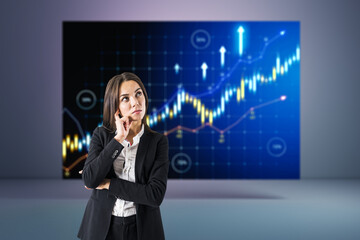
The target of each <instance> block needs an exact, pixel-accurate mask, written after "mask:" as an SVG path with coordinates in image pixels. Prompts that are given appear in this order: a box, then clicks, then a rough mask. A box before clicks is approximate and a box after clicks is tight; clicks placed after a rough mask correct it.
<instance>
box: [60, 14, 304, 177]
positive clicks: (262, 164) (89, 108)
mask: <svg viewBox="0 0 360 240" xmlns="http://www.w3.org/2000/svg"><path fill="white" fill-rule="evenodd" d="M122 72H133V73H135V74H137V75H138V76H139V77H140V78H141V79H142V81H143V83H144V85H145V87H146V89H147V92H148V95H149V109H148V110H147V115H146V120H147V123H148V125H149V126H150V127H151V128H152V129H153V130H155V131H158V132H160V133H163V134H165V135H166V136H167V137H168V140H169V160H170V168H169V178H174V179H298V178H299V176H300V23H299V22H234V21H232V22H229V21H226V22H64V23H63V140H62V160H63V177H64V178H80V177H81V175H80V174H79V173H78V172H79V170H81V169H82V168H83V166H84V162H85V160H86V157H87V151H88V148H89V144H90V141H91V136H92V132H93V130H94V129H95V128H96V127H97V126H101V125H102V113H103V97H104V93H105V88H106V84H107V82H108V81H109V79H110V78H111V77H113V76H114V75H116V74H120V73H122Z"/></svg>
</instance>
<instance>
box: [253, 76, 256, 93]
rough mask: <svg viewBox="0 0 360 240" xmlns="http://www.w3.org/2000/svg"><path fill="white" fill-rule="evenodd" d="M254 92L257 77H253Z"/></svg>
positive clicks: (254, 90)
mask: <svg viewBox="0 0 360 240" xmlns="http://www.w3.org/2000/svg"><path fill="white" fill-rule="evenodd" d="M253 92H256V78H255V76H254V77H253Z"/></svg>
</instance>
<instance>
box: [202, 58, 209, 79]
mask: <svg viewBox="0 0 360 240" xmlns="http://www.w3.org/2000/svg"><path fill="white" fill-rule="evenodd" d="M201 69H202V77H203V80H205V79H206V70H207V69H208V66H207V64H206V62H203V64H202V65H201Z"/></svg>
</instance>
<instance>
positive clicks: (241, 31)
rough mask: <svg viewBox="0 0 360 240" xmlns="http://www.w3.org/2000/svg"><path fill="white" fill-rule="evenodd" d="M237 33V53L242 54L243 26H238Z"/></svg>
mask: <svg viewBox="0 0 360 240" xmlns="http://www.w3.org/2000/svg"><path fill="white" fill-rule="evenodd" d="M237 31H238V33H239V55H240V56H242V55H243V45H244V39H243V37H244V32H245V30H244V28H243V27H242V26H240V27H239V28H238V30H237Z"/></svg>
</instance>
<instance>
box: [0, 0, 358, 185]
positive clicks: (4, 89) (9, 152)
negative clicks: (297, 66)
mask: <svg viewBox="0 0 360 240" xmlns="http://www.w3.org/2000/svg"><path fill="white" fill-rule="evenodd" d="M359 10H360V8H359V4H358V3H357V1H344V0H337V1H326V0H324V1H310V0H306V1H304V0H296V1H295V0H293V1H291V0H290V1H289V0H288V1H286V0H272V1H270V0H249V1H241V0H233V1H231V0H221V1H220V0H218V1H216V2H215V1H207V0H201V1H194V0H182V1H169V0H161V1H159V0H151V1H148V0H133V1H128V2H125V1H106V0H105V1H99V0H76V1H73V0H71V1H69V0H66V1H64V0H61V1H60V0H59V1H45V0H42V1H40V0H33V1H27V0H18V1H13V0H12V1H10V0H5V1H4V0H2V1H1V3H0V25H1V28H0V31H1V37H0V59H1V61H0V70H1V72H0V74H1V75H0V79H1V87H0V104H1V105H0V106H1V111H0V113H1V118H0V127H1V128H2V129H1V140H0V141H1V142H0V150H1V155H0V160H1V165H0V166H1V167H0V178H61V167H62V160H61V138H62V95H61V94H62V35H61V34H62V33H61V31H62V29H61V28H62V21H64V20H65V21H69V20H92V21H94V20H107V21H121V20H244V21H246V20H280V21H283V20H284V21H287V20H299V21H301V57H302V59H301V177H302V178H359V177H360V127H359V124H360V111H359V109H360V108H359V106H358V104H359V103H360V95H359V89H360V71H359V70H360V65H359V62H360V60H359V56H360V48H359V46H358V45H359V44H360V33H359V31H360V26H359V25H360V24H359V23H360V14H359Z"/></svg>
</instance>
